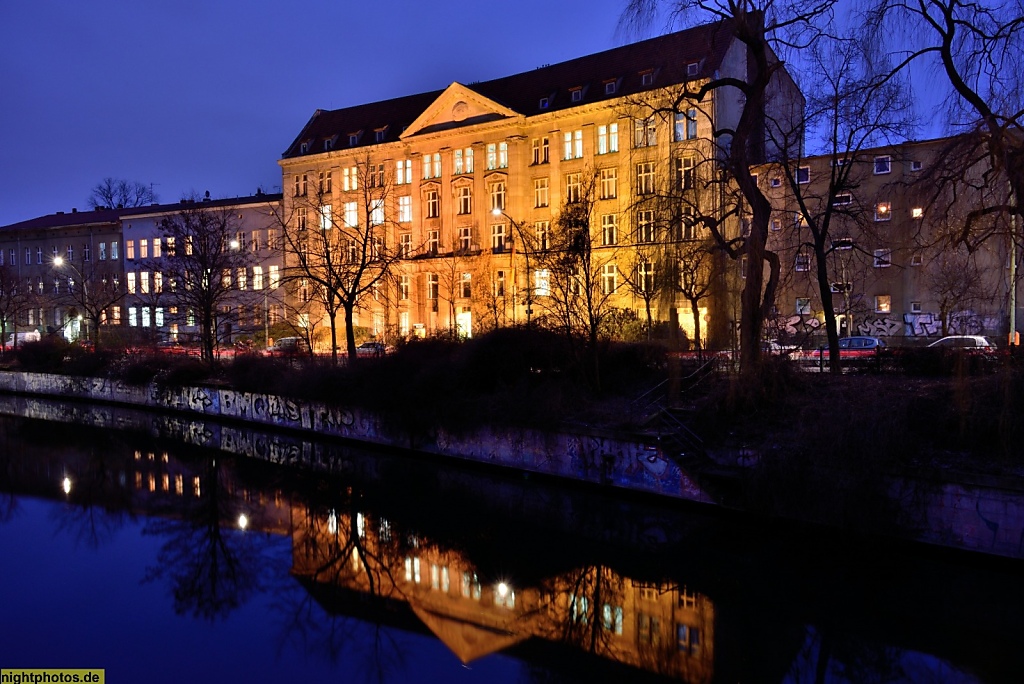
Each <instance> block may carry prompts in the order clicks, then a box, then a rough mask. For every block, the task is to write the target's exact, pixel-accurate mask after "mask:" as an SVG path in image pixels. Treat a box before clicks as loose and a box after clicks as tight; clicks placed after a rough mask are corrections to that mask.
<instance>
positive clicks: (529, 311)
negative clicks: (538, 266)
mask: <svg viewBox="0 0 1024 684" xmlns="http://www.w3.org/2000/svg"><path fill="white" fill-rule="evenodd" d="M491 213H492V214H493V215H494V216H496V217H498V216H504V217H505V218H507V219H508V221H509V223H510V224H511V225H512V228H513V229H514V230H515V232H516V233H517V234H518V235H519V239H520V240H522V242H523V257H524V259H525V260H526V327H530V324H531V322H532V320H531V319H532V317H533V287H532V283H531V282H530V250H529V245H528V243H527V242H526V238H525V237H524V236H523V227H522V226H521V225H520V224H519V223H518V222H517V221H516V220H515V219H514V218H512V217H511V216H509V215H508V214H506V213H505V212H504V211H502V210H501V209H499V208H497V207H495V208H494V209H492V210H491ZM518 280H519V279H518V277H517V276H516V241H515V239H513V240H512V288H513V290H512V302H513V304H512V316H513V321H514V320H515V311H516V309H515V298H516V294H517V291H518V285H519V283H518Z"/></svg>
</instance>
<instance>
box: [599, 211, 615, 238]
mask: <svg viewBox="0 0 1024 684" xmlns="http://www.w3.org/2000/svg"><path fill="white" fill-rule="evenodd" d="M618 242H619V217H618V215H616V214H603V215H602V216H601V244H602V245H604V246H609V245H615V244H618Z"/></svg>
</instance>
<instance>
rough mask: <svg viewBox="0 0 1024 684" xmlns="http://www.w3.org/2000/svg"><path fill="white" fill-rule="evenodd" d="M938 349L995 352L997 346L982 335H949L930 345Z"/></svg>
mask: <svg viewBox="0 0 1024 684" xmlns="http://www.w3.org/2000/svg"><path fill="white" fill-rule="evenodd" d="M928 346H929V347H930V348H936V349H975V350H977V351H984V352H989V351H992V352H994V351H995V345H994V344H992V342H991V341H989V339H988V338H987V337H984V336H982V335H947V336H946V337H943V338H942V339H941V340H936V341H934V342H932V343H931V344H929V345H928Z"/></svg>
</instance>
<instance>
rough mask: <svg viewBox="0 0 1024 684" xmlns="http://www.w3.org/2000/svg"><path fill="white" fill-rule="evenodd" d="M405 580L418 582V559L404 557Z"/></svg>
mask: <svg viewBox="0 0 1024 684" xmlns="http://www.w3.org/2000/svg"><path fill="white" fill-rule="evenodd" d="M405 581H406V582H413V583H414V584H419V583H420V559H419V558H410V557H409V556H406V557H405Z"/></svg>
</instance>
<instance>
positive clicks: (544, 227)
mask: <svg viewBox="0 0 1024 684" xmlns="http://www.w3.org/2000/svg"><path fill="white" fill-rule="evenodd" d="M533 230H534V234H535V235H536V236H537V249H538V250H539V251H541V252H546V251H547V250H548V249H549V248H550V244H549V242H548V241H549V238H550V236H551V222H550V221H537V222H536V223H534V224H533Z"/></svg>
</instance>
